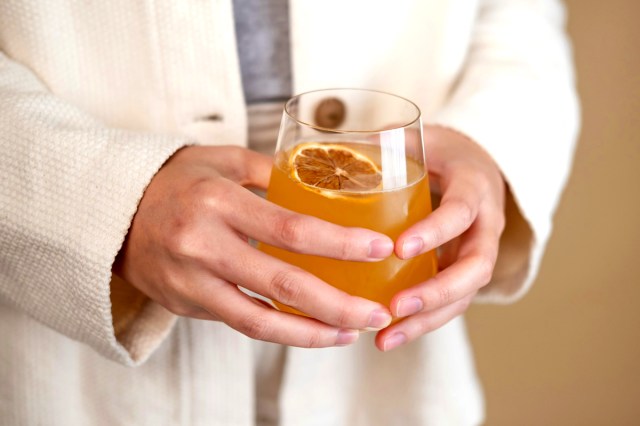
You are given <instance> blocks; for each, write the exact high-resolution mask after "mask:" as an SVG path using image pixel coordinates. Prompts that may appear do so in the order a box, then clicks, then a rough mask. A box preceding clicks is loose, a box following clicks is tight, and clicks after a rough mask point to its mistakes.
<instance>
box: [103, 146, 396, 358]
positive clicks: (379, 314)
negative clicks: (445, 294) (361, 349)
mask: <svg viewBox="0 0 640 426" xmlns="http://www.w3.org/2000/svg"><path fill="white" fill-rule="evenodd" d="M271 165H272V163H271V159H270V158H268V157H265V156H263V155H261V154H257V153H255V152H251V151H249V150H246V149H242V148H237V147H198V146H193V147H187V148H183V149H181V150H180V151H178V152H177V153H176V154H174V155H173V156H172V157H171V158H170V159H169V161H168V162H167V163H166V164H165V165H164V166H163V167H162V168H161V169H160V171H159V172H158V173H157V174H156V176H155V177H154V178H153V179H152V181H151V183H150V184H149V187H148V188H147V190H146V191H145V194H144V197H143V198H142V200H141V202H140V206H139V208H138V211H137V213H136V215H135V217H134V219H133V223H132V225H131V229H130V230H129V234H128V236H127V241H126V244H125V246H124V247H123V250H122V251H121V253H120V256H119V258H120V260H119V261H118V262H117V264H116V265H115V266H114V271H115V272H116V273H118V275H120V276H122V277H123V278H124V279H125V280H127V281H128V282H129V283H131V284H132V285H134V286H135V287H137V288H138V289H139V290H140V291H142V292H143V293H145V294H146V295H147V296H149V297H150V298H151V299H153V300H155V301H156V302H158V303H159V304H161V305H163V306H164V307H166V308H167V309H168V310H170V311H171V312H173V313H175V314H177V315H182V316H188V317H193V318H199V319H204V320H214V321H223V322H225V323H226V324H228V325H229V326H231V327H233V328H234V329H236V330H238V331H240V332H241V333H244V334H246V335H247V336H249V337H252V338H254V339H260V340H266V341H270V342H277V343H282V344H287V345H294V346H303V347H326V346H334V345H345V344H350V343H353V342H354V341H355V340H356V339H357V338H358V335H359V332H358V331H357V330H361V329H365V328H374V329H380V328H383V327H385V326H387V325H388V324H389V323H390V322H391V315H390V313H389V311H388V309H387V308H386V307H384V306H383V305H381V304H379V303H375V302H372V301H369V300H365V299H363V298H359V297H354V296H350V295H348V294H346V293H344V292H342V291H340V290H337V289H336V288H334V287H332V286H330V285H329V284H326V283H324V282H323V281H321V280H319V279H318V278H316V277H314V276H313V275H311V274H309V273H307V272H304V271H302V270H301V269H299V268H297V267H294V266H292V265H289V264H286V263H284V262H282V261H280V260H277V259H275V258H272V257H270V256H268V255H266V254H264V253H262V252H260V251H258V250H257V249H255V248H253V247H252V246H251V245H250V244H249V243H248V239H250V238H251V239H255V240H257V241H263V242H265V243H268V244H271V245H274V246H278V247H281V248H284V249H287V250H291V251H295V252H300V253H307V254H314V255H319V256H327V257H334V258H337V259H345V260H347V259H348V260H356V261H376V260H381V259H383V258H385V257H388V256H390V255H391V254H392V253H393V249H394V245H393V241H392V240H391V239H390V238H388V237H387V236H385V235H382V234H379V233H376V232H373V231H370V230H366V229H360V228H344V227H340V226H337V225H334V224H330V223H328V222H324V221H322V220H320V219H316V218H313V217H310V216H304V215H300V214H297V213H293V212H291V211H288V210H285V209H283V208H281V207H278V206H276V205H274V204H272V203H270V202H268V201H266V200H264V199H262V198H261V197H259V196H257V195H255V194H253V193H252V192H250V191H249V190H247V189H246V188H244V187H243V186H254V187H262V188H265V187H266V185H267V183H268V180H269V173H270V170H271ZM238 286H242V287H244V288H246V289H249V290H251V291H253V292H255V293H257V294H259V295H262V296H265V297H267V298H269V299H275V300H278V301H279V302H281V303H283V304H286V305H289V306H292V307H294V308H296V309H298V310H300V311H302V312H305V313H307V314H308V315H309V316H311V317H313V318H316V319H311V318H307V317H303V316H298V315H293V314H288V313H284V312H280V311H278V310H276V309H274V308H272V307H271V306H269V305H267V304H266V303H263V302H261V301H258V300H257V299H255V298H252V297H250V296H248V295H247V294H246V293H244V292H242V291H241V290H240V289H239V288H238Z"/></svg>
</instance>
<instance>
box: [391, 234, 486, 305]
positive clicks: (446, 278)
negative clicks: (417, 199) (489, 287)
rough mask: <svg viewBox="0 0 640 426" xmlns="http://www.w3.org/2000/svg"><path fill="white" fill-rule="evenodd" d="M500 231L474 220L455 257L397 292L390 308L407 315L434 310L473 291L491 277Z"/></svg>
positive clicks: (461, 240)
mask: <svg viewBox="0 0 640 426" xmlns="http://www.w3.org/2000/svg"><path fill="white" fill-rule="evenodd" d="M498 244H499V233H498V232H496V230H495V229H494V228H493V227H491V226H488V225H486V224H485V223H483V222H476V223H475V224H474V225H473V226H472V227H471V228H470V229H469V231H467V232H466V233H465V234H464V235H463V236H462V237H461V239H460V247H459V255H460V257H459V258H458V259H457V261H456V262H455V263H454V264H453V265H451V266H450V267H448V268H447V269H444V270H442V271H440V272H439V273H438V274H437V275H436V276H435V277H433V278H431V279H430V280H428V281H426V282H424V283H422V284H418V285H416V286H414V287H411V288H409V289H406V290H403V291H401V292H399V293H398V294H396V295H395V296H394V297H393V299H392V300H391V312H392V313H393V314H394V316H396V317H406V316H409V315H414V314H416V313H418V312H424V311H433V310H436V309H438V308H441V307H443V306H447V305H450V304H452V303H455V302H456V301H458V300H461V299H463V298H464V297H466V296H467V295H468V294H471V293H475V292H477V291H478V289H480V288H481V287H483V286H484V285H486V284H488V283H489V281H490V280H491V275H492V273H493V267H494V265H495V261H496V258H497V256H498Z"/></svg>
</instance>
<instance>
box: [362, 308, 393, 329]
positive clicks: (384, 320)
mask: <svg viewBox="0 0 640 426" xmlns="http://www.w3.org/2000/svg"><path fill="white" fill-rule="evenodd" d="M389 324H391V315H390V314H389V313H388V312H385V311H383V310H382V309H376V310H375V311H373V312H372V313H371V316H370V317H369V323H368V324H367V328H365V330H367V331H374V330H380V329H381V328H385V327H386V326H388V325H389Z"/></svg>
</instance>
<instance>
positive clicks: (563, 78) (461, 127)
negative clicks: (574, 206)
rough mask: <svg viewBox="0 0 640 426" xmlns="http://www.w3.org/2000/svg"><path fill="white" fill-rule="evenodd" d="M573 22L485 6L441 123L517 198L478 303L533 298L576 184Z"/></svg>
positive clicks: (518, 7) (531, 10) (551, 10)
mask: <svg viewBox="0 0 640 426" xmlns="http://www.w3.org/2000/svg"><path fill="white" fill-rule="evenodd" d="M564 22H565V15H564V9H563V7H562V5H561V4H560V2H559V1H555V0H486V1H483V2H481V8H480V9H479V15H478V19H477V24H476V27H475V29H474V33H473V41H472V44H471V48H470V51H469V53H468V59H467V63H466V66H465V69H464V72H463V73H462V75H461V77H460V80H459V82H458V84H457V86H456V88H455V91H454V93H453V94H452V96H451V98H450V100H449V101H448V103H447V105H446V107H445V108H444V110H443V111H441V112H440V114H439V115H438V116H437V118H436V119H435V122H436V123H437V124H440V125H443V126H447V127H450V128H453V129H455V130H458V131H460V132H462V133H464V134H466V135H467V136H469V137H470V138H472V139H473V140H475V141H476V142H477V143H479V144H480V145H482V146H483V147H484V148H485V149H486V150H487V151H488V152H489V153H490V154H491V156H492V157H493V158H494V159H495V161H496V162H497V164H498V166H499V167H500V169H501V171H502V172H503V175H504V178H505V180H506V182H507V184H508V188H509V194H508V200H507V228H506V230H505V233H504V235H503V237H502V239H501V244H500V254H499V257H498V261H497V264H496V268H495V272H494V276H493V279H492V281H491V283H490V284H489V285H488V286H486V287H485V288H484V289H482V290H481V292H480V293H479V295H478V297H477V300H478V301H485V302H498V303H501V302H510V301H513V300H515V299H517V298H518V297H520V296H521V295H523V294H524V293H525V292H526V291H527V289H528V288H529V286H530V285H531V283H532V281H533V279H534V278H535V274H536V272H537V270H538V269H539V266H540V261H541V258H542V255H543V252H544V248H545V245H546V243H547V241H548V239H549V236H550V233H551V228H552V218H553V214H554V210H555V208H556V206H557V204H558V202H559V198H560V196H561V193H562V190H563V187H564V185H565V183H566V180H567V178H568V175H569V171H570V166H571V162H572V158H573V151H574V145H575V140H576V136H577V131H578V124H579V111H578V110H579V108H578V101H577V95H576V93H575V88H574V86H575V85H574V79H573V66H572V57H571V56H572V55H571V48H570V45H569V42H568V39H567V36H566V34H565V31H564Z"/></svg>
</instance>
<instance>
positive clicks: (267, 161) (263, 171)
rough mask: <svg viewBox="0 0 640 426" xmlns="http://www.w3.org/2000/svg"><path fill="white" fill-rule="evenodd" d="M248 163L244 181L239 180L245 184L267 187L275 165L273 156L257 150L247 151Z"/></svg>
mask: <svg viewBox="0 0 640 426" xmlns="http://www.w3.org/2000/svg"><path fill="white" fill-rule="evenodd" d="M245 155H246V161H247V163H246V164H249V165H250V167H248V170H247V173H246V176H245V179H244V181H242V182H239V183H240V185H243V186H251V187H256V188H260V189H267V186H268V185H269V179H270V177H271V168H272V167H273V158H272V157H269V156H267V155H264V154H260V153H258V152H255V151H250V150H248V151H246V152H245Z"/></svg>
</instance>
